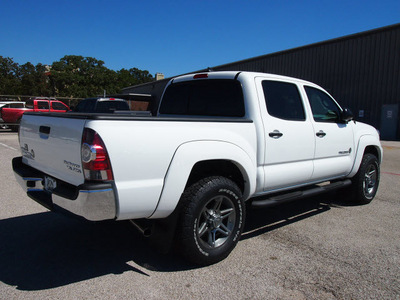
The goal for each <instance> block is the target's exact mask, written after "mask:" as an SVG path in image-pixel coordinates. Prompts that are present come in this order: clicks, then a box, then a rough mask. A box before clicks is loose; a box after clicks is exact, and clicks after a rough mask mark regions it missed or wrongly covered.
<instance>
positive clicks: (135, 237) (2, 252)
mask: <svg viewBox="0 0 400 300" xmlns="http://www.w3.org/2000/svg"><path fill="white" fill-rule="evenodd" d="M322 199H323V201H322V202H321V200H322ZM332 203H333V205H335V204H334V202H332V199H331V198H327V196H323V197H319V198H318V197H314V198H308V199H304V200H301V201H299V202H294V203H289V204H285V205H282V206H279V207H275V208H268V209H257V210H255V209H249V210H248V218H247V223H246V226H245V230H244V233H243V236H242V240H245V239H248V238H251V237H255V236H258V235H261V234H264V233H266V232H269V231H272V230H274V229H277V228H279V227H282V226H286V225H288V224H291V223H293V222H297V221H300V220H302V219H304V218H308V217H311V216H313V215H315V214H320V213H323V212H325V211H327V210H329V209H330V206H331V205H332ZM339 205H340V204H339ZM0 241H1V243H0V281H2V282H3V283H5V284H7V285H11V286H16V288H17V289H19V290H28V291H32V290H43V289H49V288H56V287H60V286H65V285H68V284H72V283H76V282H80V281H84V280H88V279H92V278H96V277H100V276H104V275H108V274H122V273H125V272H135V273H136V274H140V275H143V276H150V275H149V273H150V272H149V271H157V272H173V271H182V270H189V269H194V268H197V267H196V266H194V265H190V264H188V263H186V262H185V261H184V260H182V259H181V258H180V257H179V256H177V255H175V254H161V253H159V252H158V251H157V249H155V248H154V247H152V246H150V245H149V244H148V243H147V241H146V240H145V239H144V238H142V236H141V235H140V234H139V233H138V232H137V231H136V230H135V229H134V228H132V227H130V226H129V225H128V223H127V222H85V221H80V220H75V219H71V218H68V217H64V216H62V215H59V214H55V213H51V212H45V213H38V214H33V215H27V216H20V217H15V218H10V219H3V220H0Z"/></svg>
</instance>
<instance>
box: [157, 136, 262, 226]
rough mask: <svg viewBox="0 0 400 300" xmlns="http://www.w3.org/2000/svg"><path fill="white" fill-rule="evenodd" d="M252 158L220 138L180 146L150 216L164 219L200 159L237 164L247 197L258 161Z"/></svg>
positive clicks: (246, 196) (253, 180)
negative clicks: (156, 204)
mask: <svg viewBox="0 0 400 300" xmlns="http://www.w3.org/2000/svg"><path fill="white" fill-rule="evenodd" d="M200 149H201V151H199V150H200ZM254 158H255V152H254V151H253V153H246V152H245V151H244V150H243V149H241V148H240V147H238V146H237V145H234V144H231V143H228V142H223V141H193V142H189V143H185V144H183V145H181V146H180V147H179V148H178V150H177V151H176V153H175V155H174V158H173V161H172V163H171V166H170V167H169V169H168V173H167V176H166V178H165V186H164V190H163V192H162V195H161V198H160V202H159V204H158V206H157V209H156V211H155V213H154V214H153V215H152V216H151V217H152V218H165V217H167V216H168V215H169V214H170V213H171V212H172V211H173V210H174V209H175V207H176V205H177V204H178V201H179V199H180V197H181V194H182V193H183V191H184V189H185V185H186V182H187V179H188V178H189V175H190V172H191V170H192V168H193V166H194V165H195V164H196V163H197V162H201V161H207V160H230V161H232V162H233V163H234V164H236V165H237V166H238V167H239V169H240V171H241V172H242V174H243V177H244V180H245V182H246V185H245V191H244V195H243V196H244V199H247V198H248V197H249V196H250V195H252V194H253V193H254V192H255V189H256V169H257V164H256V161H255V159H254Z"/></svg>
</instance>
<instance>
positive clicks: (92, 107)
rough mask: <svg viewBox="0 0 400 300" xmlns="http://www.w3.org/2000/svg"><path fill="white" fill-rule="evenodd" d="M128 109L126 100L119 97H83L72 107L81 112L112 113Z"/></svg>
mask: <svg viewBox="0 0 400 300" xmlns="http://www.w3.org/2000/svg"><path fill="white" fill-rule="evenodd" d="M126 110H130V109H129V105H128V102H126V101H125V100H124V99H119V98H101V97H97V98H87V99H83V100H82V101H81V102H79V104H78V105H77V106H76V107H75V108H73V109H72V111H73V112H81V113H113V112H115V111H126Z"/></svg>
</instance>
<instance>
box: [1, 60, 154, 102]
mask: <svg viewBox="0 0 400 300" xmlns="http://www.w3.org/2000/svg"><path fill="white" fill-rule="evenodd" d="M153 80H154V78H153V76H152V75H151V74H150V73H149V72H148V71H146V70H144V71H143V70H139V69H137V68H131V69H129V70H126V69H121V70H119V71H114V70H110V69H108V68H106V67H105V66H104V61H102V60H97V59H95V58H93V57H83V56H79V55H66V56H64V57H63V58H61V59H60V60H59V61H56V62H53V64H52V65H51V66H50V67H49V66H45V65H42V64H40V63H39V64H37V65H36V66H34V65H33V64H31V63H30V62H27V63H25V64H23V65H18V64H17V63H15V62H14V61H13V60H12V58H9V57H2V56H0V94H1V95H34V96H55V97H71V98H86V97H93V96H97V95H102V94H103V93H104V90H105V91H106V92H107V94H116V93H119V92H120V90H121V89H122V88H124V87H127V86H132V85H137V84H141V83H145V82H150V81H153Z"/></svg>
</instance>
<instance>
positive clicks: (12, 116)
mask: <svg viewBox="0 0 400 300" xmlns="http://www.w3.org/2000/svg"><path fill="white" fill-rule="evenodd" d="M28 111H33V112H67V111H69V107H68V106H67V105H66V104H64V103H63V102H61V101H58V100H56V99H52V98H44V97H36V98H31V99H29V100H27V101H26V103H25V107H4V108H2V109H1V118H2V119H3V121H4V123H7V124H11V125H10V128H11V129H12V130H13V131H18V126H19V123H20V121H21V118H22V115H23V114H24V113H25V112H28Z"/></svg>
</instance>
